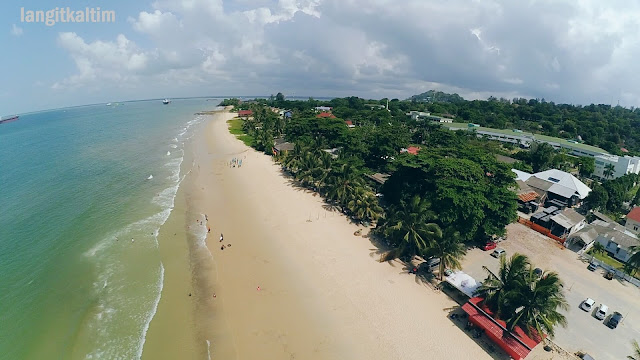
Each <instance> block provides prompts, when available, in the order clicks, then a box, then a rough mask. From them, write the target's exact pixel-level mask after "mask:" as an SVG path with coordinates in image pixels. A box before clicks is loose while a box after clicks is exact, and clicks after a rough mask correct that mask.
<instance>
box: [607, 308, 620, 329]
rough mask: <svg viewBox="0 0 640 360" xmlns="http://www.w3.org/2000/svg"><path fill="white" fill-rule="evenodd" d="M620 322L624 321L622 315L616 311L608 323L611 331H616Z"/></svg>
mask: <svg viewBox="0 0 640 360" xmlns="http://www.w3.org/2000/svg"><path fill="white" fill-rule="evenodd" d="M620 321H622V314H620V313H619V312H617V311H615V312H614V313H613V315H611V317H610V318H609V321H608V322H607V326H608V327H610V328H611V329H615V328H617V327H618V324H620Z"/></svg>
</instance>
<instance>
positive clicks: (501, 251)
mask: <svg viewBox="0 0 640 360" xmlns="http://www.w3.org/2000/svg"><path fill="white" fill-rule="evenodd" d="M504 253H505V251H504V249H501V248H497V249H495V250H493V252H492V253H491V256H493V257H494V258H499V257H500V255H502V254H504Z"/></svg>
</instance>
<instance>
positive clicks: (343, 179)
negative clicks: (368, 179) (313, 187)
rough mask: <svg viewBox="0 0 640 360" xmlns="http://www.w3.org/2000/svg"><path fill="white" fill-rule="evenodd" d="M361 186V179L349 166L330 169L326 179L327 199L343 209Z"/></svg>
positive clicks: (343, 165) (344, 165)
mask: <svg viewBox="0 0 640 360" xmlns="http://www.w3.org/2000/svg"><path fill="white" fill-rule="evenodd" d="M361 184H362V178H361V177H360V175H359V174H358V173H357V172H356V169H355V168H354V167H353V166H351V165H349V164H342V165H341V166H339V167H337V168H332V169H331V172H330V173H329V175H328V179H327V199H328V200H330V201H334V202H337V203H339V204H340V205H341V206H342V207H343V208H344V207H345V205H346V204H347V203H348V202H349V201H350V200H351V197H350V196H351V194H352V193H353V192H354V191H355V189H356V188H357V187H359V186H361Z"/></svg>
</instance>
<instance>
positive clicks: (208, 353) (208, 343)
mask: <svg viewBox="0 0 640 360" xmlns="http://www.w3.org/2000/svg"><path fill="white" fill-rule="evenodd" d="M207 359H209V360H211V342H210V341H209V340H207Z"/></svg>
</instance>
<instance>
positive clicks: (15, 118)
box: [0, 115, 20, 124]
mask: <svg viewBox="0 0 640 360" xmlns="http://www.w3.org/2000/svg"><path fill="white" fill-rule="evenodd" d="M19 118H20V116H18V115H14V116H10V117H8V118H6V119H3V118H0V124H4V123H8V122H12V121H16V120H18V119H19Z"/></svg>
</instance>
